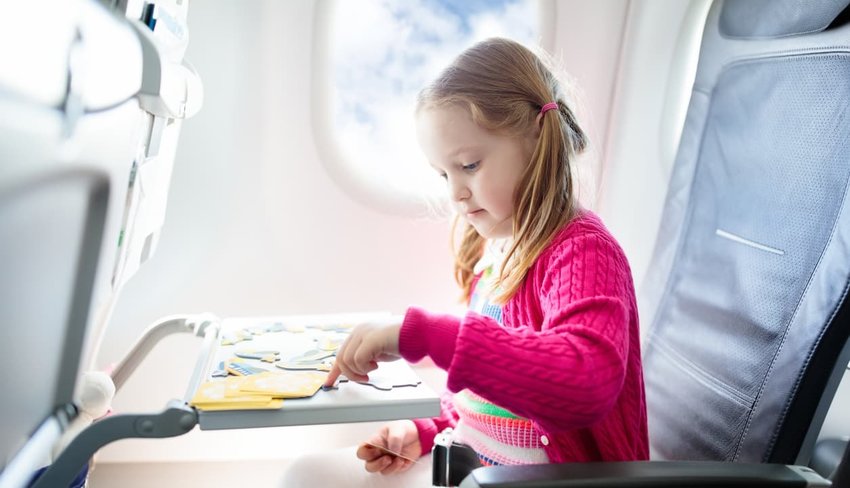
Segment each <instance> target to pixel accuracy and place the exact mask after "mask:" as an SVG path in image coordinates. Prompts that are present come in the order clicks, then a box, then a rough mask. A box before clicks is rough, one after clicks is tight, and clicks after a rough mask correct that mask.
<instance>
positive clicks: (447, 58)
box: [331, 0, 538, 198]
mask: <svg viewBox="0 0 850 488" xmlns="http://www.w3.org/2000/svg"><path fill="white" fill-rule="evenodd" d="M459 5H462V6H464V7H466V6H467V5H468V4H459ZM461 15H468V17H461ZM537 18H538V17H537V2H536V0H513V1H506V2H504V4H502V5H495V6H492V7H491V8H490V9H489V10H487V9H485V10H479V11H478V12H474V13H471V14H458V13H457V12H454V11H451V10H449V9H447V8H445V7H444V6H442V5H441V4H440V3H439V2H437V1H433V0H431V1H428V0H356V1H354V0H341V1H338V2H337V3H336V14H335V21H334V25H333V27H332V29H331V32H332V37H333V39H332V45H333V46H334V49H333V52H334V59H333V61H332V66H333V73H334V74H333V77H334V80H333V85H334V94H333V95H334V108H333V113H334V119H335V130H336V134H337V136H338V139H339V142H340V146H341V148H342V150H343V153H344V154H345V156H347V158H348V161H347V162H348V163H350V164H353V165H355V166H356V167H357V169H358V170H360V171H365V172H366V173H367V174H368V175H369V176H370V177H374V178H376V179H378V180H380V181H381V182H382V184H387V185H392V186H394V187H396V188H401V189H404V190H407V191H411V192H415V193H420V194H423V196H426V197H431V198H433V197H434V196H442V195H444V193H445V190H444V188H443V186H444V185H443V183H442V180H440V179H439V178H438V177H437V176H436V173H435V172H434V171H433V170H432V169H431V168H430V167H429V166H428V164H427V163H426V162H425V160H424V158H423V157H422V156H421V153H420V150H419V146H418V144H417V142H416V137H415V132H414V123H413V110H414V107H415V100H416V95H417V93H418V92H419V90H420V89H421V87H422V86H424V85H425V83H427V82H428V81H429V80H430V79H432V78H434V77H435V76H436V75H437V74H438V73H439V72H440V70H442V69H443V68H445V67H446V66H447V65H448V64H449V63H450V62H451V60H452V59H454V57H455V56H457V54H459V53H460V52H461V51H462V50H463V49H465V48H466V47H469V46H470V45H472V44H473V43H475V42H476V41H478V40H481V39H484V38H487V37H493V36H502V37H510V38H513V39H515V40H517V41H519V42H522V43H524V44H528V45H531V44H532V43H534V42H536V40H537V37H538V32H537V30H538V29H537ZM423 187H424V188H423Z"/></svg>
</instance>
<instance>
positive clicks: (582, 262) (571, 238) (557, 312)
mask: <svg viewBox="0 0 850 488" xmlns="http://www.w3.org/2000/svg"><path fill="white" fill-rule="evenodd" d="M635 302H636V300H635V293H634V285H633V283H632V277H631V271H630V270H629V265H628V262H627V261H626V257H625V255H624V254H623V251H622V249H621V248H620V246H619V245H618V244H617V242H616V241H615V240H614V238H613V237H612V236H611V234H610V233H609V232H608V231H607V229H606V228H605V227H604V225H603V224H602V222H601V221H600V220H599V218H598V217H597V216H596V215H594V214H593V213H591V212H589V211H582V212H580V213H579V215H578V216H577V217H576V218H575V219H573V220H572V221H571V222H570V223H569V224H568V225H566V226H565V227H564V228H563V229H562V230H561V231H559V232H558V233H557V234H556V235H555V236H554V237H553V239H552V242H551V243H550V244H549V246H548V247H547V248H546V249H545V250H544V251H543V252H542V253H541V255H540V257H539V258H538V259H537V261H536V262H535V263H534V265H533V266H532V267H531V268H530V269H529V271H528V273H527V275H526V277H525V280H524V281H523V283H522V285H521V287H520V288H519V290H518V291H517V293H516V294H515V295H514V296H513V297H512V298H511V299H510V300H509V301H508V302H507V303H506V304H505V306H504V309H503V313H504V315H503V321H504V326H501V325H499V323H498V322H496V321H495V320H493V319H492V318H490V317H485V316H482V315H478V314H476V313H474V312H469V313H467V315H466V316H464V317H462V318H460V317H456V316H451V315H439V314H432V313H429V312H426V311H424V310H422V309H420V308H416V307H411V308H409V309H408V310H407V313H406V314H405V318H404V323H403V325H402V327H401V333H400V337H399V350H400V352H401V355H402V356H403V357H404V358H405V359H406V360H408V361H411V362H415V361H419V360H421V359H422V358H424V357H425V356H430V357H431V359H432V360H433V361H434V363H435V364H436V365H437V366H439V367H440V368H443V369H445V370H446V371H447V372H448V379H447V386H448V389H449V390H450V391H452V392H457V391H460V390H462V389H464V388H468V389H470V390H472V391H473V392H474V393H476V394H477V395H479V396H481V397H482V398H485V399H487V400H489V401H491V402H493V403H495V404H496V405H499V406H501V407H503V408H505V409H507V410H509V411H511V412H512V413H514V414H516V415H519V416H522V417H525V418H528V419H530V420H531V421H532V423H533V425H534V428H535V429H536V430H537V431H538V432H539V433H540V434H541V436H540V441H541V444H542V445H543V446H544V449H545V450H546V454H547V455H548V457H549V460H550V461H551V462H556V463H560V462H586V461H625V460H642V459H647V458H648V457H649V447H648V437H647V426H646V402H645V398H644V387H643V375H642V371H641V360H640V342H639V341H640V334H639V330H638V314H637V307H636V303H635ZM414 422H415V423H416V426H417V429H418V430H419V440H420V442H421V445H422V452H423V454H424V453H427V452H430V450H431V447H432V446H433V439H434V435H435V434H437V433H439V432H441V431H442V430H443V429H444V428H446V427H453V426H454V425H456V423H457V413H456V411H455V409H454V406H453V405H452V397H451V394H445V395H443V397H442V414H441V416H440V417H437V418H432V419H417V420H415V421H414Z"/></svg>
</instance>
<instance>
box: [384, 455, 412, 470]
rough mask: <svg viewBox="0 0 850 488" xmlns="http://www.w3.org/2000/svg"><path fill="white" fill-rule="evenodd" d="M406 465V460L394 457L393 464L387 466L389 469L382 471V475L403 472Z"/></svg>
mask: <svg viewBox="0 0 850 488" xmlns="http://www.w3.org/2000/svg"><path fill="white" fill-rule="evenodd" d="M405 463H407V461H405V460H404V459H402V458H400V457H393V458H392V460H391V462H390V463H389V464H388V465H387V467H386V468H384V469H383V470H381V474H393V473H397V472H399V471H401V470H403V468H404V466H405Z"/></svg>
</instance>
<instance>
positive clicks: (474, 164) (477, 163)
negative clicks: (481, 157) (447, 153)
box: [462, 161, 481, 173]
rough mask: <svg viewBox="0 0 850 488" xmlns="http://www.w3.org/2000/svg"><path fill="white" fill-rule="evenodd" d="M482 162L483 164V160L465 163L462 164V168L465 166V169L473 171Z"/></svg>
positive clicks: (469, 171)
mask: <svg viewBox="0 0 850 488" xmlns="http://www.w3.org/2000/svg"><path fill="white" fill-rule="evenodd" d="M480 164H481V161H476V162H474V163H469V164H464V165H463V166H462V168H463V170H464V171H466V172H468V173H471V172H473V171H475V170H476V169H478V165H480Z"/></svg>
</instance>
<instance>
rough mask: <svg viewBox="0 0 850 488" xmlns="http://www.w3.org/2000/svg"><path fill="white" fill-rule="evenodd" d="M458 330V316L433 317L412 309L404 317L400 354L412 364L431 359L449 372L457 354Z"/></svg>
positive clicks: (430, 314)
mask: <svg viewBox="0 0 850 488" xmlns="http://www.w3.org/2000/svg"><path fill="white" fill-rule="evenodd" d="M458 330H460V318H459V317H455V316H453V315H443V314H433V313H429V312H426V311H425V310H423V309H421V308H418V307H410V308H408V309H407V313H405V315H404V322H402V324H401V331H400V332H399V338H398V349H399V353H400V354H401V357H403V358H404V359H405V360H407V361H409V362H412V363H415V362H417V361H420V360H421V359H422V358H424V357H425V356H430V357H431V360H432V361H434V364H436V365H437V366H439V367H440V368H442V369H444V370H448V369H449V366H451V364H452V357H453V356H454V353H455V342H457V334H458Z"/></svg>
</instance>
